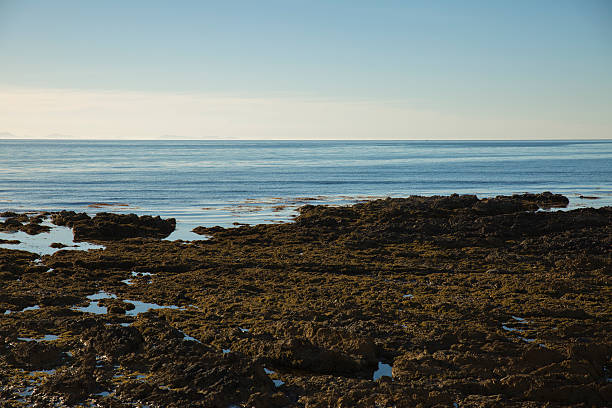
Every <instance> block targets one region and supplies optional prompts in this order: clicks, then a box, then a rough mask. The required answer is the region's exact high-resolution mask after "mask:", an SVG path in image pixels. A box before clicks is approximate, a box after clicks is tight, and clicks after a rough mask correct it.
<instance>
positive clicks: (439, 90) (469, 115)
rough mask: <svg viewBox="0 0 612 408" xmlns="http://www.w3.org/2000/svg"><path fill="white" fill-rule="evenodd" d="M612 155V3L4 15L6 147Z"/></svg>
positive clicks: (57, 9)
mask: <svg viewBox="0 0 612 408" xmlns="http://www.w3.org/2000/svg"><path fill="white" fill-rule="evenodd" d="M14 137H17V138H45V137H63V138H79V139H81V138H82V139H92V138H95V139H106V138H109V139H159V138H185V139H210V138H238V139H601V138H612V1H609V0H584V1H569V0H556V1H552V0H541V1H527V0H520V1H511V2H510V1H507V2H506V1H467V2H464V1H448V0H447V1H437V2H428V1H420V2H416V1H376V2H374V1H340V0H337V1H322V0H321V1H305V0H304V1H280V0H279V1H261V2H254V1H227V2H208V1H181V2H171V1H152V0H149V1H136V0H135V1H129V2H125V1H118V0H110V1H104V2H102V1H100V2H89V1H88V2H85V1H78V0H70V1H68V0H55V1H50V0H48V1H42V0H0V139H2V138H14Z"/></svg>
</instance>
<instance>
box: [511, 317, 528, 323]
mask: <svg viewBox="0 0 612 408" xmlns="http://www.w3.org/2000/svg"><path fill="white" fill-rule="evenodd" d="M512 318H513V319H514V320H516V321H517V322H519V323H522V324H527V323H529V322H528V321H527V320H525V319H523V318H522V317H516V316H512Z"/></svg>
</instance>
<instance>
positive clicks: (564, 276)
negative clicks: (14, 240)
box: [0, 194, 612, 408]
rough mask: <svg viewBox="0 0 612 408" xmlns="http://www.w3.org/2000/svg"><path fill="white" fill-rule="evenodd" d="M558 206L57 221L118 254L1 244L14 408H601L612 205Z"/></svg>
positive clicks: (445, 200) (458, 200) (1, 305)
mask: <svg viewBox="0 0 612 408" xmlns="http://www.w3.org/2000/svg"><path fill="white" fill-rule="evenodd" d="M563 203H565V205H567V199H565V198H564V197H562V196H558V195H545V194H530V195H522V196H513V197H499V198H493V199H478V198H476V197H475V196H468V195H452V196H439V197H410V198H405V199H402V198H389V199H384V200H375V201H369V202H365V203H359V204H355V205H352V206H346V207H333V206H312V205H305V206H303V207H301V209H300V213H299V215H298V216H297V218H296V219H295V221H294V222H292V223H284V224H258V225H253V226H244V225H243V226H238V227H236V228H221V227H212V228H211V227H201V228H199V229H197V230H196V232H197V233H199V234H205V235H202V238H203V239H202V240H199V241H198V240H194V241H167V240H164V238H165V237H167V236H168V234H170V233H171V232H172V230H171V229H170V228H169V227H170V226H169V224H172V223H170V222H169V221H167V220H162V219H157V218H153V217H142V216H141V217H137V216H134V217H129V216H121V215H112V214H111V215H110V216H103V217H98V216H96V217H94V218H89V219H86V218H85V217H83V216H82V215H79V214H77V213H67V212H66V213H63V214H62V213H60V214H55V216H54V219H53V221H54V223H55V224H54V225H60V226H64V228H72V230H73V232H74V234H75V238H76V239H75V241H77V242H91V243H93V244H97V245H101V246H103V249H102V248H99V249H92V250H90V251H82V250H65V249H70V248H56V249H58V251H57V252H55V253H53V254H49V255H43V256H39V255H37V254H33V253H27V252H22V251H15V250H7V249H2V248H0V265H2V268H0V271H1V272H0V273H1V276H0V279H1V281H2V282H3V286H4V289H3V295H2V297H1V298H0V361H1V362H2V363H3V364H0V367H2V368H0V391H1V392H0V402H2V403H6V404H8V403H10V404H14V406H19V405H18V404H19V403H20V402H21V403H23V404H31V403H35V402H36V403H40V404H49V403H51V401H56V402H57V401H63V403H65V404H67V405H71V404H76V403H85V402H86V401H90V402H96V403H101V404H110V403H112V404H115V405H113V406H119V407H121V406H126V407H127V406H129V405H130V404H134V403H140V404H147V405H151V406H180V405H183V406H185V405H187V406H220V407H221V406H222V407H227V406H230V405H232V404H235V405H236V406H249V407H250V406H256V407H285V406H290V407H310V408H312V407H327V406H328V404H329V403H330V401H331V404H332V405H333V406H341V407H345V406H346V407H349V406H363V407H371V406H375V405H376V404H379V405H381V406H398V407H404V406H416V405H418V404H422V405H423V406H452V405H453V404H454V403H455V404H458V405H459V406H479V405H485V406H488V405H491V404H493V405H504V406H521V404H543V403H547V402H548V403H552V404H553V406H554V405H555V404H557V405H559V404H561V405H572V404H581V403H586V404H588V405H595V406H604V405H606V404H609V403H610V401H611V399H612V384H611V383H610V377H612V375H611V374H610V371H609V370H612V367H611V366H610V357H611V353H612V338H611V335H610V333H612V327H611V324H610V321H609V316H610V315H612V304H611V302H610V295H611V294H612V291H611V288H610V283H609V270H611V267H612V260H611V258H610V247H612V207H602V208H582V209H573V210H570V211H558V212H557V211H551V212H549V211H538V210H540V209H541V208H542V207H549V206H550V205H563ZM126 217H127V218H126ZM9 218H10V217H9ZM30 221H31V220H30V219H28V220H27V222H26V221H25V220H24V222H23V223H22V224H24V225H28V224H32V222H30ZM5 222H6V217H5V220H4V221H3V224H5ZM34 224H36V225H39V224H42V221H41V222H40V223H38V224H37V223H36V222H34ZM43 226H44V225H43ZM32 228H34V227H32ZM172 229H174V225H173V226H172ZM209 236H210V239H207V238H208V237H209ZM117 238H121V239H117ZM62 249H64V250H62ZM606 271H608V273H607V272H606ZM7 311H9V313H6V312H7ZM32 373H35V374H32ZM330 398H331V400H330Z"/></svg>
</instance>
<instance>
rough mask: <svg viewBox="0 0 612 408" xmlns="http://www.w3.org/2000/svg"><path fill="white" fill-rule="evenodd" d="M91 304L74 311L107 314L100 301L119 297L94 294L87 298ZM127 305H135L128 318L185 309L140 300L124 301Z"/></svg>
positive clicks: (99, 293)
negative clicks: (148, 313)
mask: <svg viewBox="0 0 612 408" xmlns="http://www.w3.org/2000/svg"><path fill="white" fill-rule="evenodd" d="M87 299H89V300H90V301H91V302H89V305H87V306H85V307H74V308H73V309H74V310H78V311H80V312H87V313H95V314H106V313H107V311H108V309H107V308H106V307H105V306H100V304H99V301H100V300H102V299H117V295H114V294H112V293H107V292H105V291H103V290H101V291H99V292H97V293H94V294H93V295H89V296H87ZM123 301H124V302H125V303H131V304H133V305H134V309H132V310H128V311H126V315H128V316H138V315H139V314H140V313H145V312H148V311H149V310H152V309H178V310H183V308H181V307H179V306H176V305H169V306H162V305H158V304H157V303H147V302H141V301H138V300H123Z"/></svg>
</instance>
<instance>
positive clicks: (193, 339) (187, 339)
mask: <svg viewBox="0 0 612 408" xmlns="http://www.w3.org/2000/svg"><path fill="white" fill-rule="evenodd" d="M181 334H182V335H183V340H185V341H195V342H196V343H200V344H202V342H201V341H200V340H198V339H196V338H195V337H191V336H190V335H188V334H185V333H184V332H181Z"/></svg>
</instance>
